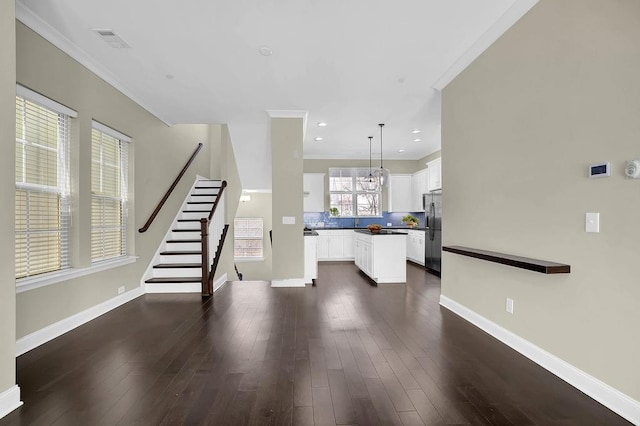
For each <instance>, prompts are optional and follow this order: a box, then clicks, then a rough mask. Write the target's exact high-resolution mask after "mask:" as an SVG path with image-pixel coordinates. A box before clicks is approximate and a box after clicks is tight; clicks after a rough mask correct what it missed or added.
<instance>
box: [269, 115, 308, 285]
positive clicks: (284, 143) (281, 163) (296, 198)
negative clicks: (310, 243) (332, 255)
mask: <svg viewBox="0 0 640 426" xmlns="http://www.w3.org/2000/svg"><path fill="white" fill-rule="evenodd" d="M302 140H303V130H302V118H272V119H271V158H272V162H273V163H272V172H271V176H272V188H273V189H272V191H273V192H272V200H273V203H272V215H273V252H272V271H273V279H274V280H285V279H302V278H304V240H303V238H304V237H303V233H302V229H303V227H304V223H303V220H302V170H303V160H302ZM284 216H292V217H294V218H295V222H296V223H295V225H283V224H282V218H283V217H284Z"/></svg>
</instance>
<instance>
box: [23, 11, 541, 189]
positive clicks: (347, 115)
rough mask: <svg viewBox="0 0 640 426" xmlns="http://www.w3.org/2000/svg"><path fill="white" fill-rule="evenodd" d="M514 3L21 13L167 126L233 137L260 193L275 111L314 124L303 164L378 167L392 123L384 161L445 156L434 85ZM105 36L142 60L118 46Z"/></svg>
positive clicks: (266, 177) (245, 176)
mask: <svg viewBox="0 0 640 426" xmlns="http://www.w3.org/2000/svg"><path fill="white" fill-rule="evenodd" d="M519 1H521V2H522V0H519ZM515 3H516V0H482V1H478V0H401V1H396V2H391V1H388V0H387V1H381V0H322V1H321V0H244V1H241V0H191V1H188V2H178V1H166V0H136V1H131V0H110V1H104V0H102V1H97V0H56V1H42V0H19V2H18V13H17V14H18V18H19V19H21V20H22V21H23V22H25V23H26V24H27V25H30V26H31V27H32V28H33V27H34V26H39V27H41V28H40V29H39V28H34V29H35V30H36V31H39V32H40V33H41V34H43V35H45V37H46V34H45V33H47V32H49V33H55V32H57V33H58V34H57V36H56V37H57V38H58V40H62V41H63V42H62V43H56V44H58V45H59V47H61V48H63V49H64V50H69V48H70V49H71V50H73V51H74V52H75V55H72V56H74V57H75V58H76V59H78V56H83V57H84V62H83V63H85V65H86V64H89V65H90V69H92V70H93V71H94V72H97V73H98V74H99V75H101V76H102V77H103V78H105V79H107V81H109V82H111V83H112V84H114V85H115V86H116V87H118V88H119V89H120V90H122V91H123V92H124V93H125V94H127V95H128V96H130V97H131V98H132V99H134V100H136V101H137V102H138V103H140V104H141V105H142V106H144V107H145V108H147V109H148V110H149V111H150V112H152V113H153V114H155V115H156V116H157V117H159V118H160V119H162V120H163V121H165V122H167V123H171V124H174V123H227V124H229V128H230V131H231V136H232V140H233V144H234V147H235V149H236V154H237V157H238V161H239V167H240V172H241V178H242V181H243V186H244V187H245V188H254V189H257V188H264V187H270V184H268V185H267V184H266V183H267V182H270V178H271V176H270V175H271V167H270V142H269V120H268V115H267V113H266V110H303V111H308V124H307V132H306V137H305V141H304V156H305V158H368V155H369V151H368V148H369V144H368V139H367V136H374V137H375V138H374V152H379V144H380V140H379V128H378V126H377V124H378V123H381V122H383V123H385V124H386V125H385V133H384V151H383V155H384V158H385V159H418V158H421V157H423V156H425V155H427V154H429V153H431V152H434V151H437V150H438V149H440V126H439V125H440V93H439V91H437V90H436V89H434V88H433V87H434V84H435V83H436V82H437V81H438V79H439V78H440V77H442V76H443V75H444V74H445V73H446V72H447V70H449V69H450V68H451V67H452V66H454V68H455V63H456V61H457V60H459V58H461V57H462V56H463V55H464V54H465V52H468V51H469V49H472V48H473V46H474V43H476V42H477V40H478V39H480V38H481V37H482V36H483V35H484V34H486V33H487V32H488V31H491V28H492V27H495V26H496V22H499V20H500V19H501V17H503V15H505V14H508V13H509V10H510V9H512V8H513V7H514V5H515ZM529 7H531V6H529ZM523 13H524V12H523ZM518 17H519V16H518ZM27 18H28V19H27ZM39 18H40V19H39ZM41 21H44V22H45V24H44V25H43V22H41ZM34 23H35V24H34ZM511 23H513V22H511ZM36 24H37V25H36ZM47 24H48V25H47ZM42 27H46V28H45V29H42ZM97 28H99V29H111V30H113V31H115V32H116V33H117V34H118V35H119V36H120V37H122V38H123V39H124V40H125V41H126V42H127V43H128V44H129V45H130V46H131V48H130V49H113V48H111V47H109V45H107V44H106V43H105V42H104V41H103V40H101V39H100V38H99V37H98V36H97V35H96V34H95V33H94V32H93V31H92V29H97ZM48 38H51V37H48ZM54 38H55V37H54ZM494 39H495V37H494ZM52 41H53V40H52ZM60 44H63V46H60ZM261 46H268V47H270V48H271V50H272V51H273V54H272V55H271V56H268V57H265V56H262V55H260V54H259V51H258V49H259V48H260V47H261ZM65 47H66V49H65ZM485 47H486V46H485ZM78 52H80V53H78ZM68 53H69V52H68ZM319 121H325V122H326V123H327V124H328V125H327V127H323V128H320V127H317V125H316V123H317V122H319ZM413 129H420V130H421V133H420V134H418V135H414V134H412V133H411V131H412V130H413ZM318 136H320V137H323V138H324V140H323V141H322V142H316V141H315V140H314V138H315V137H318ZM416 137H418V138H420V139H422V141H421V142H414V141H413V139H415V138H416ZM398 149H405V150H406V151H405V152H404V153H398V152H397V150H398ZM267 163H268V164H267Z"/></svg>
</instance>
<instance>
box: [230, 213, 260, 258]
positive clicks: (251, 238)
mask: <svg viewBox="0 0 640 426" xmlns="http://www.w3.org/2000/svg"><path fill="white" fill-rule="evenodd" d="M253 220H259V221H260V229H261V232H260V237H258V236H242V235H239V233H238V229H242V228H241V227H239V226H238V221H253ZM233 229H234V235H233V259H234V261H236V262H260V261H263V260H264V240H265V238H264V218H263V217H236V218H234V219H233ZM238 241H260V256H257V255H256V256H237V255H236V243H237V242H238Z"/></svg>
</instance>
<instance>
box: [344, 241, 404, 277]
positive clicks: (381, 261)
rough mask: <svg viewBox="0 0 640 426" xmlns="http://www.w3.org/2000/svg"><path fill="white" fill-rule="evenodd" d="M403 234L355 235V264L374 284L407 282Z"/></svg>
mask: <svg viewBox="0 0 640 426" xmlns="http://www.w3.org/2000/svg"><path fill="white" fill-rule="evenodd" d="M406 238H407V236H406V235H405V234H391V235H387V234H379V235H372V234H368V233H363V232H356V233H355V263H356V266H357V267H358V268H360V270H361V271H362V272H364V273H365V274H367V275H368V276H369V277H370V278H371V279H372V280H374V281H375V282H376V283H404V282H407V265H406V257H407V250H406Z"/></svg>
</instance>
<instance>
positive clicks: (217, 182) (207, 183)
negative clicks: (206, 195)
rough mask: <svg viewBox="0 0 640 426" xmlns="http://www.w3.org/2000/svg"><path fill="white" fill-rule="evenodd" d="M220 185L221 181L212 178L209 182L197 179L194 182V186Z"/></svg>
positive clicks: (215, 186) (208, 186) (214, 186)
mask: <svg viewBox="0 0 640 426" xmlns="http://www.w3.org/2000/svg"><path fill="white" fill-rule="evenodd" d="M220 185H222V183H221V182H220V181H219V180H214V181H211V182H203V181H198V183H197V184H196V186H198V187H201V188H202V187H206V188H218V187H220Z"/></svg>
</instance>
